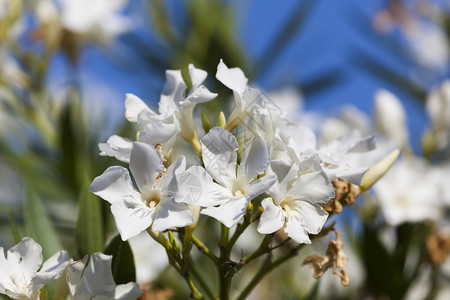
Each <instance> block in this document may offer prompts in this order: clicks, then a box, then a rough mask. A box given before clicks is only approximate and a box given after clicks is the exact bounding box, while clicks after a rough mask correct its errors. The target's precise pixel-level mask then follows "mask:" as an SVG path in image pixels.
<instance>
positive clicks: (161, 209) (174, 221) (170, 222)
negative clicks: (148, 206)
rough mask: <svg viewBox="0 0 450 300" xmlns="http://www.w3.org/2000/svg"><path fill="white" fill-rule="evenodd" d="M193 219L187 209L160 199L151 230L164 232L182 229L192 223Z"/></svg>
mask: <svg viewBox="0 0 450 300" xmlns="http://www.w3.org/2000/svg"><path fill="white" fill-rule="evenodd" d="M194 221H195V219H194V216H193V215H192V213H191V211H190V210H189V207H188V206H187V205H186V204H184V203H176V202H175V201H173V199H170V198H166V199H162V200H161V202H160V203H159V205H158V207H157V212H156V215H155V221H154V222H153V225H152V229H153V230H156V231H164V230H167V229H170V228H177V227H184V226H187V225H190V224H192V223H194Z"/></svg>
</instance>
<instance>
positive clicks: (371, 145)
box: [348, 135, 377, 152]
mask: <svg viewBox="0 0 450 300" xmlns="http://www.w3.org/2000/svg"><path fill="white" fill-rule="evenodd" d="M376 147H377V143H376V139H375V136H374V135H370V136H368V137H365V138H361V139H359V140H358V141H356V142H355V143H354V144H353V145H352V146H351V147H350V148H349V149H348V152H366V151H370V150H373V149H375V148H376Z"/></svg>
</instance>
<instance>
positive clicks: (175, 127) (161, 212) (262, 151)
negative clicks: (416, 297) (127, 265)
mask: <svg viewBox="0 0 450 300" xmlns="http://www.w3.org/2000/svg"><path fill="white" fill-rule="evenodd" d="M189 74H190V81H191V82H192V87H191V88H190V90H189V92H187V86H186V84H185V82H184V80H183V78H182V76H181V71H179V70H169V71H167V72H166V77H167V82H166V85H165V86H164V89H163V92H162V95H161V98H160V102H159V111H158V112H156V111H154V110H152V109H150V108H149V107H148V106H147V105H146V104H145V103H144V102H143V101H142V100H140V99H139V98H138V97H136V96H135V95H131V94H128V95H127V98H126V102H125V106H126V112H125V115H126V117H127V119H128V120H129V121H131V122H135V123H137V125H138V128H139V134H138V139H137V141H135V142H133V141H131V140H128V139H125V138H122V137H119V136H112V137H110V138H109V139H108V141H107V142H106V143H104V144H100V145H99V147H100V150H101V155H108V156H114V157H116V158H117V159H119V160H121V161H123V162H127V163H129V169H130V171H128V170H127V169H126V168H124V167H121V166H113V167H110V168H108V169H107V170H106V171H105V172H104V173H103V174H102V175H100V176H98V177H97V178H95V180H94V181H93V183H92V185H91V187H90V190H91V192H93V193H95V194H96V195H98V196H100V197H101V198H103V199H104V200H106V201H108V202H109V203H111V211H112V213H113V215H114V217H115V221H116V225H117V228H118V230H119V232H120V235H121V237H122V239H123V240H127V239H129V238H130V237H133V236H135V235H137V234H139V233H140V232H142V231H144V230H146V229H148V228H149V227H151V229H152V230H153V231H165V230H167V229H174V228H177V227H184V226H187V225H190V224H193V223H194V222H196V221H197V219H198V215H197V214H196V213H195V211H198V209H197V210H195V209H193V206H196V207H198V206H200V207H202V209H201V211H200V214H202V215H207V216H210V217H212V218H215V219H217V220H218V221H219V222H221V223H222V224H223V225H225V226H226V227H229V228H230V227H232V226H234V225H236V224H237V223H238V222H239V221H240V220H241V219H242V217H243V216H244V214H245V213H246V211H247V210H248V209H249V207H250V206H251V205H253V204H255V203H257V202H256V199H260V202H259V203H261V204H260V205H261V207H262V208H263V212H262V214H261V216H260V219H259V225H258V232H260V233H262V234H271V233H274V232H276V231H277V230H279V229H282V228H284V231H285V232H286V234H287V235H288V236H289V237H290V238H292V239H293V240H295V241H296V242H298V243H310V238H309V234H317V233H319V232H320V231H321V229H322V227H323V225H324V223H325V221H326V220H327V217H328V213H327V212H326V211H325V210H324V209H323V207H322V205H325V204H326V203H328V202H329V201H330V200H331V199H333V198H334V196H335V192H334V188H333V185H332V183H331V182H332V181H333V180H335V179H338V178H339V179H342V180H345V181H348V182H350V183H352V184H355V185H358V186H360V185H361V182H362V178H363V176H364V174H365V173H366V172H367V170H368V169H369V167H370V166H367V165H363V164H361V161H362V159H361V157H362V156H363V155H365V154H366V153H368V152H369V151H370V150H373V149H374V148H375V138H374V136H368V137H365V136H362V135H361V134H360V133H359V132H358V131H352V132H350V133H349V134H347V135H345V136H343V137H341V138H340V139H338V140H335V141H333V142H331V143H329V144H327V145H324V146H320V147H319V146H318V145H317V142H316V137H315V134H314V132H313V131H312V130H311V129H310V128H308V127H307V126H305V125H299V124H296V123H294V122H292V121H290V120H288V119H286V118H284V117H283V115H285V114H283V112H282V111H281V110H280V109H279V108H278V107H277V106H276V103H273V102H271V101H270V99H268V97H266V96H265V95H264V94H263V93H262V92H261V91H259V90H257V89H254V88H251V87H249V86H248V80H247V78H246V77H245V75H244V73H243V72H242V70H240V69H239V68H228V67H227V66H226V65H225V63H224V62H223V61H220V63H219V65H218V68H217V74H216V78H217V79H218V80H219V81H220V82H221V83H222V84H224V85H225V86H226V87H228V88H229V89H231V90H232V92H233V96H234V101H235V106H234V109H233V110H232V111H231V113H230V115H229V117H228V119H227V120H226V122H224V124H222V126H218V127H213V128H207V129H208V131H207V132H206V134H205V135H204V136H203V137H201V138H200V139H199V138H198V136H199V133H198V131H197V128H196V125H195V121H194V116H193V112H194V108H195V106H196V105H197V104H198V103H205V102H208V101H211V100H213V99H214V98H215V97H216V96H217V94H215V93H212V92H210V91H209V90H208V89H207V88H206V87H205V86H204V85H203V84H202V83H203V82H204V80H205V79H206V76H207V74H206V72H205V71H203V70H200V69H197V68H195V67H194V66H193V65H189ZM181 139H183V140H185V141H187V142H188V143H189V144H190V145H191V146H192V147H190V149H185V151H184V152H185V153H189V152H191V153H189V154H185V155H180V156H177V155H176V153H180V152H181V151H179V150H177V149H176V148H177V147H182V146H181V145H182V141H181ZM194 150H195V152H196V153H197V154H198V156H197V157H196V159H189V163H187V161H188V159H187V158H186V157H185V156H190V157H193V156H195V152H194ZM188 165H190V166H188ZM187 166H188V167H187Z"/></svg>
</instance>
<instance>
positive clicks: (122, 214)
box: [111, 201, 155, 241]
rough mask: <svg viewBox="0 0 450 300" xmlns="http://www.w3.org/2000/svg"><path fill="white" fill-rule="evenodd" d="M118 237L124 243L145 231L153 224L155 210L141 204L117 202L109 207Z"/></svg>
mask: <svg viewBox="0 0 450 300" xmlns="http://www.w3.org/2000/svg"><path fill="white" fill-rule="evenodd" d="M111 212H112V214H113V215H114V220H115V221H116V226H117V230H119V233H120V237H121V238H122V240H124V241H126V240H128V239H129V238H130V237H133V236H135V235H138V234H139V233H141V232H142V231H144V230H146V229H147V228H148V227H150V225H151V224H152V222H153V218H154V214H155V210H154V209H151V208H149V207H147V206H145V205H144V203H142V202H140V203H139V202H128V201H118V202H114V203H113V204H112V205H111Z"/></svg>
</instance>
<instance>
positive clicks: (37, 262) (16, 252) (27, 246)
mask: <svg viewBox="0 0 450 300" xmlns="http://www.w3.org/2000/svg"><path fill="white" fill-rule="evenodd" d="M7 257H8V262H9V263H10V266H11V267H14V268H15V272H20V273H23V274H24V275H25V276H29V277H30V278H31V275H32V274H34V273H35V272H36V271H37V270H38V269H39V267H40V266H41V264H42V247H41V246H40V245H39V244H38V243H36V242H35V241H34V240H33V239H32V238H29V237H24V238H23V239H22V241H20V243H18V244H17V245H15V246H14V247H12V248H11V249H9V250H8V253H7Z"/></svg>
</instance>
